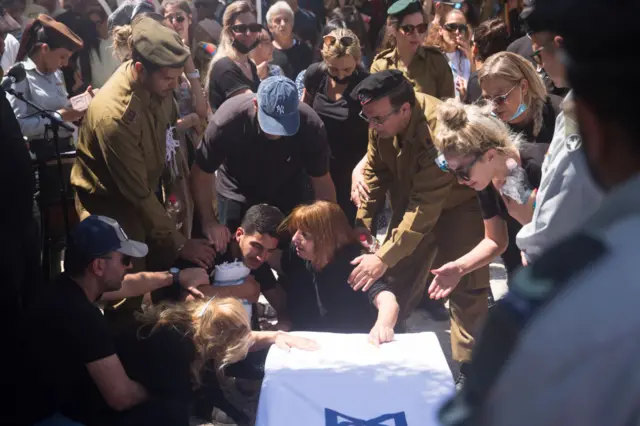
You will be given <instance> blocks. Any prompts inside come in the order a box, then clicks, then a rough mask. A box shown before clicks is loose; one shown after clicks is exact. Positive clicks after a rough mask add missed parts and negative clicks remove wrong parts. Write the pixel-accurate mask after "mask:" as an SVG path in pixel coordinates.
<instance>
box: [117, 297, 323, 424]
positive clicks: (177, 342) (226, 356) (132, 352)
mask: <svg viewBox="0 0 640 426" xmlns="http://www.w3.org/2000/svg"><path fill="white" fill-rule="evenodd" d="M137 322H138V325H139V327H135V328H132V329H130V330H129V331H128V332H127V333H125V334H122V335H120V336H118V337H117V338H116V347H117V354H118V357H119V358H120V360H121V361H122V365H123V366H124V368H125V370H126V372H127V374H128V375H129V377H130V378H131V379H132V380H135V381H137V382H139V383H140V384H142V385H143V386H144V387H145V389H146V390H147V391H148V392H149V394H150V395H151V396H152V397H154V398H160V399H162V400H165V401H170V402H171V403H172V405H173V406H175V409H181V410H182V412H183V415H182V420H183V421H182V422H181V423H180V424H181V425H188V424H189V406H190V404H191V403H192V402H193V396H194V391H195V390H197V389H198V388H199V387H200V386H201V385H202V384H203V380H202V376H203V374H204V373H205V366H209V365H212V366H213V368H214V370H215V372H216V373H217V374H218V375H219V376H222V375H223V370H224V369H225V368H226V367H227V366H230V365H231V364H234V363H237V362H239V361H241V360H243V359H244V358H245V357H246V356H247V354H248V352H249V351H256V350H260V349H264V348H267V347H269V346H270V345H272V344H276V345H277V346H279V347H281V348H283V349H289V348H291V347H296V348H299V349H304V350H314V349H315V348H316V345H315V343H314V342H313V341H311V340H308V339H303V338H301V337H296V336H291V335H288V334H286V333H282V332H268V331H258V332H252V331H251V327H250V324H249V318H248V316H247V313H246V311H245V309H244V308H243V307H242V304H241V303H240V302H239V301H238V300H236V299H231V298H226V299H225V298H222V299H218V298H211V299H208V300H202V299H201V300H197V301H191V302H184V303H179V304H175V305H167V304H160V305H154V306H152V307H149V308H148V309H146V310H145V311H144V313H141V314H139V315H138V316H137Z"/></svg>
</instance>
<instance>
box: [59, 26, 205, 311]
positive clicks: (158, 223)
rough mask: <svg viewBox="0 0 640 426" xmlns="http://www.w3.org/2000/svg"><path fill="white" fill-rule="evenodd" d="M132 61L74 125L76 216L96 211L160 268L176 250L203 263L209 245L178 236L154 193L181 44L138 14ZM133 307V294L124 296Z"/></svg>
mask: <svg viewBox="0 0 640 426" xmlns="http://www.w3.org/2000/svg"><path fill="white" fill-rule="evenodd" d="M131 39H132V60H130V61H127V62H125V63H124V64H122V66H121V67H120V68H119V69H118V70H117V71H116V72H115V73H114V75H113V76H112V77H111V79H110V80H109V81H108V82H107V84H106V85H105V86H104V87H103V88H102V90H100V92H99V93H98V94H97V95H96V97H95V99H94V100H93V101H92V102H91V104H90V106H89V109H88V111H87V114H86V117H85V119H84V122H83V123H82V128H81V129H80V134H79V140H78V149H77V159H76V163H75V165H74V167H73V170H72V175H71V183H72V184H73V186H74V188H75V190H76V194H77V195H76V209H77V211H78V214H79V216H80V218H81V219H84V218H86V217H87V216H89V215H92V214H94V215H103V216H107V217H111V218H114V219H115V220H116V221H118V222H119V223H120V224H121V226H122V228H123V229H124V230H125V232H126V233H127V234H128V236H129V237H130V238H132V239H134V240H137V241H144V242H146V243H147V244H148V246H149V256H148V257H147V260H146V262H147V263H146V265H145V264H144V261H143V260H139V261H137V260H134V268H133V272H137V271H141V270H145V269H149V270H167V269H169V268H170V267H171V265H172V264H173V262H174V261H175V260H176V258H177V257H178V256H180V257H182V258H186V259H189V260H192V261H194V262H195V261H196V260H198V259H199V260H201V262H196V263H200V264H202V263H210V262H212V261H213V256H214V252H213V249H212V248H211V247H208V246H206V245H198V244H194V243H195V242H197V241H195V240H189V241H185V238H184V237H183V236H182V235H181V234H180V233H179V232H178V231H177V230H176V225H175V223H174V221H173V220H172V218H171V217H170V216H169V214H168V213H167V211H166V210H165V208H164V206H163V204H162V203H161V201H160V200H159V198H158V196H157V193H158V191H159V190H160V183H161V182H160V180H161V175H162V173H163V170H164V168H165V155H166V144H167V138H169V137H172V134H171V132H170V131H168V130H169V129H170V127H171V126H172V125H173V124H174V123H175V122H176V119H177V110H176V106H175V103H174V100H173V98H172V93H173V89H174V88H175V87H176V84H177V82H178V78H179V76H180V75H181V74H182V70H183V65H184V63H185V61H186V60H187V58H188V55H189V50H188V49H187V48H186V47H185V46H184V44H183V43H182V41H181V40H180V38H179V36H178V35H177V33H176V32H175V31H173V30H172V29H169V28H167V27H165V26H164V25H162V24H161V23H159V22H157V21H155V20H153V19H151V18H148V17H144V18H142V19H138V20H137V21H134V23H133V25H132V38H131ZM127 305H129V307H131V308H136V307H138V306H139V300H137V301H135V300H134V301H132V302H131V303H127Z"/></svg>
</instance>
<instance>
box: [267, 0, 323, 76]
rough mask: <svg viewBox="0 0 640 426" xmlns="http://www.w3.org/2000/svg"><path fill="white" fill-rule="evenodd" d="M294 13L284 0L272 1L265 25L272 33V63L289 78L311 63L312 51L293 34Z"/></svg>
mask: <svg viewBox="0 0 640 426" xmlns="http://www.w3.org/2000/svg"><path fill="white" fill-rule="evenodd" d="M293 23H294V13H293V9H291V6H289V4H288V3H287V2H286V1H282V0H281V1H278V2H276V3H274V4H273V5H272V6H271V7H270V8H269V10H268V11H267V25H268V27H269V30H270V31H271V34H273V46H274V47H275V51H274V52H273V61H272V63H273V64H275V65H278V66H279V67H280V68H282V71H284V75H286V76H287V77H288V78H290V79H291V80H294V81H295V79H296V76H297V75H298V74H299V73H300V71H303V70H306V69H307V67H308V66H309V65H311V58H312V51H311V48H310V47H309V46H308V45H307V44H306V43H303V42H301V41H300V40H298V39H297V38H295V37H294V35H293Z"/></svg>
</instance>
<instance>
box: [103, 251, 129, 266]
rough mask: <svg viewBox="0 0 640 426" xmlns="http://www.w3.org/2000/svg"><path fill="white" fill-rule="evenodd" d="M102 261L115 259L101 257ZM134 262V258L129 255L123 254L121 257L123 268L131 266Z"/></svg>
mask: <svg viewBox="0 0 640 426" xmlns="http://www.w3.org/2000/svg"><path fill="white" fill-rule="evenodd" d="M100 259H113V257H110V256H105V257H101V258H100ZM132 261H133V257H131V256H129V255H128V254H123V255H122V256H121V257H120V263H122V266H131V262H132Z"/></svg>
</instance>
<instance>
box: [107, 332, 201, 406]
mask: <svg viewBox="0 0 640 426" xmlns="http://www.w3.org/2000/svg"><path fill="white" fill-rule="evenodd" d="M152 328H153V325H152V324H140V323H136V325H135V326H133V327H131V328H130V329H129V330H127V331H126V332H124V333H122V334H120V335H118V336H117V337H116V339H115V341H116V347H117V350H118V357H119V358H120V361H121V362H122V365H123V366H124V369H125V371H126V372H127V375H128V376H129V377H130V378H131V379H132V380H135V381H137V382H138V383H140V384H142V385H143V386H144V387H145V389H146V390H147V391H148V392H149V394H150V395H152V396H154V397H161V398H167V399H171V400H172V401H173V402H178V401H181V402H183V403H184V412H185V417H188V410H187V407H188V404H189V402H190V400H191V398H192V395H193V393H192V392H193V391H192V389H193V381H192V378H191V371H190V368H191V363H192V362H193V361H194V360H195V357H196V353H195V347H194V345H193V340H192V339H193V338H192V336H191V335H190V334H189V332H188V331H187V330H178V329H177V328H175V327H173V326H164V325H163V326H160V327H158V328H157V329H156V330H155V331H153V333H152V332H151V329H152Z"/></svg>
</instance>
